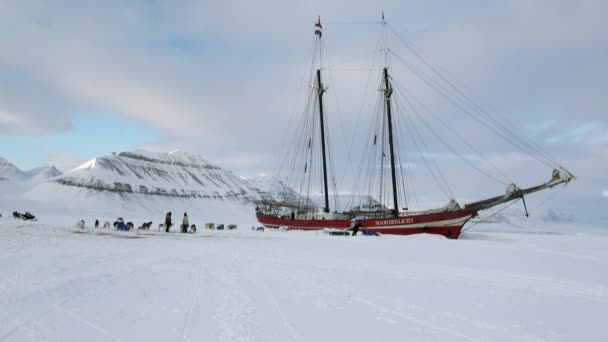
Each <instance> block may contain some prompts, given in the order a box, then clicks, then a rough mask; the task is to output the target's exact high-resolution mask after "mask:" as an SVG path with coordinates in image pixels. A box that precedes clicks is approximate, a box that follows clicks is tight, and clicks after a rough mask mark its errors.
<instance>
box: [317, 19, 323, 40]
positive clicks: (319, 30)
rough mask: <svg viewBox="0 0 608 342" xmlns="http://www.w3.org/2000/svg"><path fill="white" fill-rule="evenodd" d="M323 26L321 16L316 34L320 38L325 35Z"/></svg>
mask: <svg viewBox="0 0 608 342" xmlns="http://www.w3.org/2000/svg"><path fill="white" fill-rule="evenodd" d="M322 31H323V27H322V26H321V17H320V16H319V19H318V21H317V23H316V24H315V34H316V35H318V36H319V38H321V36H322V35H323V32H322Z"/></svg>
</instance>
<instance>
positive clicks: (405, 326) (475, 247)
mask: <svg viewBox="0 0 608 342" xmlns="http://www.w3.org/2000/svg"><path fill="white" fill-rule="evenodd" d="M99 232H104V233H103V234H99ZM465 237H466V236H465ZM470 238H471V239H468V240H467V239H463V240H458V241H453V240H447V239H443V238H441V237H436V236H425V235H421V236H411V237H390V236H382V237H379V238H374V237H363V236H362V237H331V236H326V235H323V234H319V235H317V234H315V233H310V232H308V233H304V232H275V231H267V232H264V233H261V232H253V231H238V230H237V231H206V230H200V231H199V232H198V233H197V234H165V233H158V232H155V231H149V232H128V233H117V232H111V231H107V230H102V229H100V230H91V231H85V232H84V233H79V234H75V233H74V231H73V229H72V228H68V227H63V226H52V225H46V224H43V223H36V224H27V225H20V223H17V222H15V221H12V220H9V221H3V222H0V272H2V273H1V275H2V277H0V341H23V340H36V341H42V340H45V341H83V340H86V341H139V340H146V341H182V342H186V341H298V342H301V341H345V340H348V341H403V340H423V341H530V340H551V341H573V340H581V341H583V340H584V341H605V340H608V333H607V332H606V330H605V329H604V328H603V324H602V323H603V321H604V317H605V314H606V312H608V274H606V272H605V271H603V270H605V269H608V235H602V234H590V235H579V236H576V235H546V234H545V235H541V234H535V235H529V234H528V235H526V234H494V235H492V234H480V233H475V234H471V236H470Z"/></svg>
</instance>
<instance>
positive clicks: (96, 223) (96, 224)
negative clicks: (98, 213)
mask: <svg viewBox="0 0 608 342" xmlns="http://www.w3.org/2000/svg"><path fill="white" fill-rule="evenodd" d="M97 227H99V220H95V228H97Z"/></svg>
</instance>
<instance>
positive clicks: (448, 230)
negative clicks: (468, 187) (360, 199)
mask: <svg viewBox="0 0 608 342" xmlns="http://www.w3.org/2000/svg"><path fill="white" fill-rule="evenodd" d="M476 213H477V211H476V210H458V211H453V212H445V213H436V214H420V215H411V216H401V217H392V218H377V219H362V220H359V222H361V224H362V225H363V226H364V227H365V228H367V230H369V231H372V232H376V233H380V234H393V235H412V234H422V233H426V234H438V235H443V236H445V237H447V238H450V239H458V237H459V236H460V232H461V230H462V227H463V226H464V225H465V223H467V221H469V220H470V219H471V217H473V216H474V215H475V214H476Z"/></svg>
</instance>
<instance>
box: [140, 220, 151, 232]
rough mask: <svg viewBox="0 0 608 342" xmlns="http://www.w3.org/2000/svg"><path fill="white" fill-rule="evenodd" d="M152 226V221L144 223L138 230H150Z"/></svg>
mask: <svg viewBox="0 0 608 342" xmlns="http://www.w3.org/2000/svg"><path fill="white" fill-rule="evenodd" d="M151 225H152V221H150V222H144V223H142V224H141V226H140V227H137V229H145V230H150V226H151Z"/></svg>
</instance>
